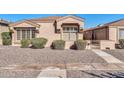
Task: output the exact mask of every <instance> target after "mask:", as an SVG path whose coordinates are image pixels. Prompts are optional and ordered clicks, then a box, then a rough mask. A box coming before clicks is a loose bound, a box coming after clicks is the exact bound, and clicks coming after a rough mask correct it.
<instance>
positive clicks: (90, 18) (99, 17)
mask: <svg viewBox="0 0 124 93" xmlns="http://www.w3.org/2000/svg"><path fill="white" fill-rule="evenodd" d="M65 15H67V14H0V18H2V19H5V20H8V21H11V22H16V21H19V20H23V19H31V18H40V17H47V16H65ZM74 15H76V16H79V17H82V18H84V19H85V28H90V27H95V26H97V25H99V24H104V23H108V22H112V21H116V20H119V19H123V18H124V14H74Z"/></svg>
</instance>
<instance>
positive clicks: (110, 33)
mask: <svg viewBox="0 0 124 93" xmlns="http://www.w3.org/2000/svg"><path fill="white" fill-rule="evenodd" d="M83 38H84V39H85V40H110V41H114V42H115V43H118V41H119V39H124V19H120V20H117V21H114V22H110V23H106V24H104V25H99V26H97V27H94V28H90V29H86V30H84V32H83Z"/></svg>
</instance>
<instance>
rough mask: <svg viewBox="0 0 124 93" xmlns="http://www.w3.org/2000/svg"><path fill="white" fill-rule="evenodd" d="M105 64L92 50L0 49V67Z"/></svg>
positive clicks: (10, 47)
mask: <svg viewBox="0 0 124 93" xmlns="http://www.w3.org/2000/svg"><path fill="white" fill-rule="evenodd" d="M78 62H79V63H96V62H99V63H104V62H105V61H104V60H103V59H102V58H100V57H99V56H98V55H96V54H95V53H93V52H92V51H90V50H83V51H76V50H52V49H49V48H45V49H30V48H19V47H12V46H9V47H3V46H2V47H0V66H7V65H16V64H21V65H22V64H65V63H78Z"/></svg>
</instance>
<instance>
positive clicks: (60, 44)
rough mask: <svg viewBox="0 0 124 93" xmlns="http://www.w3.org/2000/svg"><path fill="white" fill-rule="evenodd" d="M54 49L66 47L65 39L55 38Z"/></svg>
mask: <svg viewBox="0 0 124 93" xmlns="http://www.w3.org/2000/svg"><path fill="white" fill-rule="evenodd" d="M52 47H53V49H57V50H63V49H64V48H65V41H64V40H55V41H53V43H52Z"/></svg>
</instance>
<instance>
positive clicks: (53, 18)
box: [28, 16, 62, 22]
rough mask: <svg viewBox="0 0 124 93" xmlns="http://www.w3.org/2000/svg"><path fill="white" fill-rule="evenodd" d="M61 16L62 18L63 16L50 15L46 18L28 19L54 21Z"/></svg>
mask: <svg viewBox="0 0 124 93" xmlns="http://www.w3.org/2000/svg"><path fill="white" fill-rule="evenodd" d="M59 18H62V16H49V17H44V18H35V19H28V20H29V21H32V22H54V21H55V20H57V19H59Z"/></svg>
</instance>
